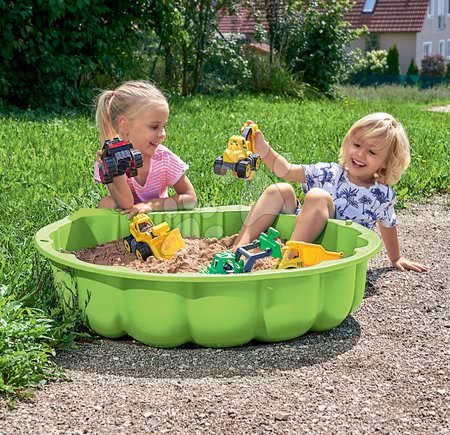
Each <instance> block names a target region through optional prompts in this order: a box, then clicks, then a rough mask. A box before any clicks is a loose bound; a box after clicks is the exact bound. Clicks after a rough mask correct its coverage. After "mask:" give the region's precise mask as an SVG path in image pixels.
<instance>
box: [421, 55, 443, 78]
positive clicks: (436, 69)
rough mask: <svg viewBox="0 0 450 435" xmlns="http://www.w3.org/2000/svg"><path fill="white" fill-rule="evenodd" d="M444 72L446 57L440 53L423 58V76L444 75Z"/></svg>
mask: <svg viewBox="0 0 450 435" xmlns="http://www.w3.org/2000/svg"><path fill="white" fill-rule="evenodd" d="M444 73H445V65H444V58H443V57H442V56H441V55H440V54H433V55H432V56H425V57H424V58H423V59H422V69H421V71H420V75H421V76H422V77H444Z"/></svg>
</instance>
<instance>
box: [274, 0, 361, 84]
mask: <svg viewBox="0 0 450 435" xmlns="http://www.w3.org/2000/svg"><path fill="white" fill-rule="evenodd" d="M352 7H353V5H352V3H351V2H350V1H349V0H335V1H333V2H328V1H325V0H314V1H311V2H301V6H300V9H299V10H298V11H297V13H296V14H291V16H289V17H287V21H286V22H284V23H281V27H282V28H283V29H285V31H286V32H289V39H288V40H287V41H286V40H285V38H280V40H279V41H278V42H277V43H276V44H277V46H276V48H277V49H278V50H282V49H283V53H285V54H284V55H285V59H286V64H287V65H288V67H289V69H290V70H292V71H293V72H294V73H296V74H300V75H301V76H302V79H303V80H304V81H305V82H306V83H308V84H309V85H311V86H313V87H314V88H316V89H318V90H319V91H321V92H325V93H329V92H330V91H331V90H332V88H333V87H334V86H335V85H336V84H337V83H338V82H339V81H340V80H341V78H342V77H343V76H344V75H345V74H346V71H347V68H348V66H349V64H350V58H351V55H350V54H349V53H348V51H347V49H346V47H347V46H348V45H349V44H350V42H351V41H353V40H354V39H356V38H357V37H358V36H359V35H360V34H361V31H360V30H354V29H352V28H351V26H350V24H349V23H348V22H347V21H346V20H345V17H346V14H347V13H348V12H349V11H350V9H351V8H352ZM285 43H286V49H285V51H284V48H283V44H285Z"/></svg>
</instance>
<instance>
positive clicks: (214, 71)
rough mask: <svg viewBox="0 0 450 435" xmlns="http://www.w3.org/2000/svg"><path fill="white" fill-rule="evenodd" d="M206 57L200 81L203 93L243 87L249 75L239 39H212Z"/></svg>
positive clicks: (247, 63)
mask: <svg viewBox="0 0 450 435" xmlns="http://www.w3.org/2000/svg"><path fill="white" fill-rule="evenodd" d="M206 59H207V60H206V61H205V64H204V65H203V67H202V71H201V81H200V90H201V91H202V92H203V93H210V92H219V91H227V90H233V89H237V88H240V87H243V85H244V83H246V82H247V81H248V79H249V77H250V75H251V72H250V69H249V62H248V60H247V58H246V56H244V51H243V43H242V42H241V41H239V40H233V39H227V40H225V39H223V38H216V39H214V40H213V41H212V42H211V44H210V45H209V46H208V48H207V50H206Z"/></svg>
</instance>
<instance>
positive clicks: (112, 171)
mask: <svg viewBox="0 0 450 435" xmlns="http://www.w3.org/2000/svg"><path fill="white" fill-rule="evenodd" d="M103 167H104V168H105V169H106V173H107V174H109V175H110V176H111V178H112V177H115V176H116V175H117V165H116V161H115V160H114V157H105V158H104V159H103Z"/></svg>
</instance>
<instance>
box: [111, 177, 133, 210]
mask: <svg viewBox="0 0 450 435" xmlns="http://www.w3.org/2000/svg"><path fill="white" fill-rule="evenodd" d="M106 186H107V189H108V191H109V193H110V195H111V196H112V198H113V199H114V202H115V203H116V205H117V207H118V208H122V209H128V208H131V207H133V204H134V198H133V193H132V192H131V189H130V186H128V183H127V179H126V175H125V174H124V175H119V176H118V177H114V178H113V182H112V183H109V184H107V185H106Z"/></svg>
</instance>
